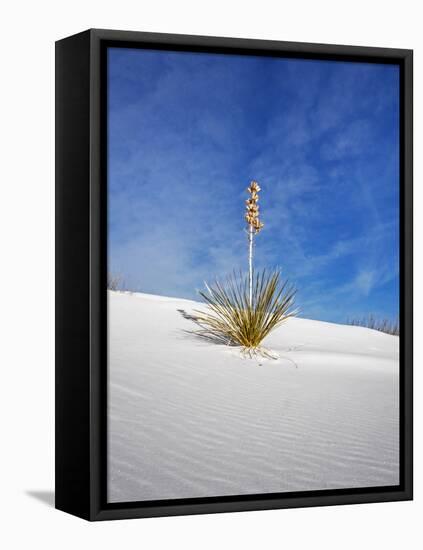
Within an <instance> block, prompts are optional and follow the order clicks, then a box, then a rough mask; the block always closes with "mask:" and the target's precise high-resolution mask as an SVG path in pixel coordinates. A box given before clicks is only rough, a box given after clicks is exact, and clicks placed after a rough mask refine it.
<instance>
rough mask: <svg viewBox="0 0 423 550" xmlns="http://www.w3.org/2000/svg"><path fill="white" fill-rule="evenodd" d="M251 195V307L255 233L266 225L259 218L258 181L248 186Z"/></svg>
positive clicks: (248, 203) (248, 219)
mask: <svg viewBox="0 0 423 550" xmlns="http://www.w3.org/2000/svg"><path fill="white" fill-rule="evenodd" d="M247 191H248V193H249V194H250V196H249V197H248V199H247V200H246V201H245V204H246V210H247V211H246V213H245V220H246V222H247V233H248V280H249V298H250V307H252V305H253V250H254V235H255V234H257V233H259V232H260V231H261V229H262V228H263V227H264V224H263V223H262V222H261V221H260V219H259V209H260V207H259V205H258V200H259V195H258V194H259V192H260V191H261V188H260V185H259V184H258V183H257V182H256V181H254V180H253V181H252V182H251V183H250V186H249V187H248V188H247Z"/></svg>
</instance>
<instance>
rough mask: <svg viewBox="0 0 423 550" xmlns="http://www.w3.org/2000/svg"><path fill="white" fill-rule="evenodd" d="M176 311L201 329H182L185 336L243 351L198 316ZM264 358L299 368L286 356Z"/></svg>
mask: <svg viewBox="0 0 423 550" xmlns="http://www.w3.org/2000/svg"><path fill="white" fill-rule="evenodd" d="M176 311H177V312H178V313H180V314H181V315H182V317H183V318H184V319H187V320H188V321H192V322H193V323H195V324H196V325H197V326H198V327H199V329H198V330H187V329H182V332H183V333H184V334H188V335H190V336H193V337H194V338H196V339H198V340H200V341H203V342H207V343H212V344H217V345H219V346H228V347H231V348H235V349H236V348H238V349H240V350H241V349H242V347H241V346H240V345H239V344H238V343H236V342H232V341H231V340H228V339H227V338H225V337H224V336H222V335H220V334H215V333H213V332H212V331H211V330H210V329H209V328H208V327H205V326H204V325H203V324H202V323H201V321H200V320H199V318H198V317H197V316H196V315H194V314H192V313H188V312H187V311H186V310H185V309H177V310H176ZM290 351H295V349H288V350H287V352H290ZM245 357H246V356H244V358H245ZM264 358H267V359H282V360H286V361H289V362H290V363H291V364H292V365H294V367H295V368H296V369H297V368H298V364H297V363H296V362H295V361H294V360H293V359H291V358H290V357H286V355H280V354H278V355H277V356H275V357H273V356H272V355H268V356H267V357H266V356H265V355H264V356H263V357H262V358H261V360H262V359H264Z"/></svg>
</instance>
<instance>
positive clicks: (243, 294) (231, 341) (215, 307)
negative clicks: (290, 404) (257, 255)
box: [191, 181, 297, 358]
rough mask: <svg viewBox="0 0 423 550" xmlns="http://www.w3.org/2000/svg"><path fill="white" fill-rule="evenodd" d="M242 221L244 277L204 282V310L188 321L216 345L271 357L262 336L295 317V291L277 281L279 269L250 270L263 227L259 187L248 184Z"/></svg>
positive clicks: (201, 292) (237, 275)
mask: <svg viewBox="0 0 423 550" xmlns="http://www.w3.org/2000/svg"><path fill="white" fill-rule="evenodd" d="M247 191H248V193H249V197H248V199H247V200H246V213H245V220H246V222H247V234H248V274H247V275H246V276H245V275H244V274H243V273H242V271H240V272H239V273H234V274H233V275H231V276H230V277H229V278H228V279H226V280H225V281H224V282H223V283H222V282H219V281H218V280H215V281H214V283H213V284H207V283H205V286H206V290H205V291H200V295H201V297H202V298H203V299H204V301H205V303H206V305H207V310H206V311H196V312H195V316H192V317H191V319H192V320H193V321H195V322H196V323H197V324H198V325H199V326H200V327H201V330H200V331H197V333H198V334H199V335H201V336H203V337H205V338H208V339H211V340H213V341H216V342H220V343H222V342H224V343H225V344H227V345H235V346H241V348H242V352H243V353H244V354H247V355H248V356H250V357H253V356H254V355H256V354H260V355H262V356H266V357H273V358H274V356H273V355H272V354H270V353H269V352H268V351H266V350H265V349H264V348H262V347H261V343H262V341H263V339H264V338H266V336H268V335H269V334H270V332H271V331H272V330H273V329H275V328H276V327H278V326H280V325H281V324H282V323H283V322H285V321H286V320H287V319H288V318H289V317H292V316H294V315H296V313H297V311H296V310H295V309H294V298H295V294H296V289H295V288H294V287H293V286H292V285H291V284H289V283H288V282H287V281H285V282H284V281H283V280H282V278H281V272H280V270H279V269H276V270H272V271H269V270H266V269H263V270H261V271H256V270H254V267H253V251H254V237H255V235H257V234H258V233H259V232H260V231H261V230H262V228H263V227H264V224H263V223H262V222H261V220H260V217H259V205H258V201H259V195H258V194H259V192H260V186H259V184H258V183H257V182H256V181H252V182H251V183H250V185H249V187H248V189H247Z"/></svg>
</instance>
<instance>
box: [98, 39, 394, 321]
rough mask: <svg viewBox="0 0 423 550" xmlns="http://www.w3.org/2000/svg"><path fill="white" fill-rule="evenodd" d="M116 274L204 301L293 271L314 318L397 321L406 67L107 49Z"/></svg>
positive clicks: (139, 286)
mask: <svg viewBox="0 0 423 550" xmlns="http://www.w3.org/2000/svg"><path fill="white" fill-rule="evenodd" d="M108 55H109V61H108V63H109V83H108V87H109V88H108V89H109V106H108V124H109V146H108V170H109V181H108V185H109V271H110V272H112V273H115V274H120V275H121V276H122V277H123V279H124V280H125V282H126V285H127V286H128V287H130V288H132V289H135V290H139V291H141V292H147V293H153V294H161V295H167V296H178V297H186V298H196V297H197V289H199V288H202V287H203V281H204V280H208V281H209V280H212V279H213V278H214V277H215V276H218V277H222V276H225V275H228V274H229V273H230V272H232V271H233V270H234V269H238V268H244V269H245V268H247V242H246V235H245V232H244V228H245V225H244V220H243V213H244V200H245V198H246V191H245V189H246V187H247V186H248V184H249V182H250V180H251V179H256V180H258V181H259V183H260V185H261V187H262V192H261V199H260V206H261V218H262V220H263V222H264V223H265V227H264V229H263V231H262V232H261V233H260V234H259V235H258V237H257V239H256V249H255V254H256V259H255V265H256V266H257V267H264V266H267V267H280V268H281V269H282V272H283V274H284V276H285V277H287V278H289V279H290V280H292V281H293V282H294V283H295V284H296V286H297V287H298V296H297V301H298V305H299V306H300V308H301V315H302V316H303V317H308V318H312V319H321V320H326V321H334V322H345V321H346V319H347V318H348V317H357V316H363V315H366V314H368V313H370V312H372V313H374V314H376V315H378V316H384V317H390V318H395V317H396V316H397V314H398V269H399V264H398V261H399V244H398V243H399V239H398V215H399V214H398V212H399V70H398V67H396V66H393V65H376V64H366V63H350V62H348V63H344V62H337V61H336V62H335V61H315V60H298V59H280V58H264V57H250V56H248V57H247V56H235V55H234V56H232V55H222V54H199V53H187V52H166V51H149V50H137V49H121V48H111V49H109V54H108Z"/></svg>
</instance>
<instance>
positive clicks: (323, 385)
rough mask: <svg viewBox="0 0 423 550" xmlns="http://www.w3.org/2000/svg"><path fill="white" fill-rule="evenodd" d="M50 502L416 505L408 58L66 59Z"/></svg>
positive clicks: (83, 41)
mask: <svg viewBox="0 0 423 550" xmlns="http://www.w3.org/2000/svg"><path fill="white" fill-rule="evenodd" d="M56 235H57V237H56V242H57V246H56V262H57V263H56V265H57V270H56V289H57V291H56V292H57V298H56V309H57V315H56V349H57V355H56V507H57V508H59V509H60V510H64V511H66V512H69V513H71V514H75V515H77V516H80V517H83V518H85V519H88V520H104V519H117V518H136V517H146V516H167V515H177V514H199V513H213V512H227V511H242V510H260V509H261V510H264V509H270V508H286V507H299V506H316V505H332V504H349V503H365V502H382V501H395V500H408V499H411V498H412V52H411V51H410V50H400V49H383V48H366V47H354V46H333V45H321V44H301V43H288V42H274V41H271V42H270V41H261V40H241V39H231V38H212V37H198V36H180V35H166V34H150V33H139V32H120V31H107V30H89V31H86V32H83V33H81V34H78V35H75V36H72V37H69V38H65V39H63V40H60V41H59V42H57V44H56Z"/></svg>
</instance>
